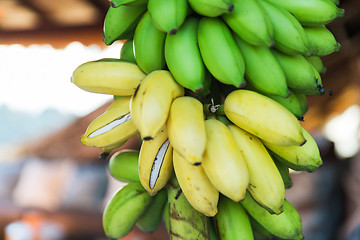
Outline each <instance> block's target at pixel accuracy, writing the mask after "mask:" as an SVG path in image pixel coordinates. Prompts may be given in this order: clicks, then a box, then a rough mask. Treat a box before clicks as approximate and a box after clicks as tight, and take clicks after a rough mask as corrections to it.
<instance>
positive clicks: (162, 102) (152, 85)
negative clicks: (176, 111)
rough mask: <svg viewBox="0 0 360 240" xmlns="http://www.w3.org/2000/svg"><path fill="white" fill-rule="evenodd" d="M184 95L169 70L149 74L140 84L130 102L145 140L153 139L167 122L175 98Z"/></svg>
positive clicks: (137, 125) (132, 113)
mask: <svg viewBox="0 0 360 240" xmlns="http://www.w3.org/2000/svg"><path fill="white" fill-rule="evenodd" d="M183 95H184V88H183V87H182V86H180V85H179V84H178V83H177V82H176V81H175V80H174V78H173V77H172V75H171V74H170V72H169V71H167V70H156V71H153V72H151V73H150V74H148V75H147V76H146V77H145V78H144V79H143V80H142V81H141V83H140V84H139V86H138V88H137V89H136V91H135V93H134V95H133V96H132V98H131V102H130V112H131V116H132V119H133V121H134V123H135V125H136V127H137V128H138V129H139V132H140V134H141V137H142V138H143V140H151V139H153V138H154V137H155V135H156V134H157V133H158V132H159V131H160V129H161V128H162V127H163V126H164V124H165V123H166V120H167V119H168V115H169V112H170V106H171V103H172V102H173V100H174V99H175V98H177V97H180V96H183Z"/></svg>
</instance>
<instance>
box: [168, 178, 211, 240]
mask: <svg viewBox="0 0 360 240" xmlns="http://www.w3.org/2000/svg"><path fill="white" fill-rule="evenodd" d="M167 193H168V204H167V207H168V211H169V235H170V239H171V240H184V239H197V240H207V239H209V221H208V217H206V216H205V215H204V214H202V213H200V212H198V211H196V210H195V209H194V208H193V207H192V206H191V204H190V203H189V202H188V200H187V199H186V197H185V195H184V194H183V193H182V191H181V188H180V186H179V183H178V182H177V180H176V178H175V176H174V175H173V177H172V178H171V179H170V184H169V185H168V187H167Z"/></svg>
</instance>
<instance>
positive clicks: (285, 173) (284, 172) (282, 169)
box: [272, 157, 293, 188]
mask: <svg viewBox="0 0 360 240" xmlns="http://www.w3.org/2000/svg"><path fill="white" fill-rule="evenodd" d="M272 158H273V160H274V163H275V165H276V167H277V169H278V170H279V173H280V175H281V177H282V180H283V182H284V187H285V188H291V187H292V184H293V183H292V180H291V176H290V171H289V167H288V166H286V165H285V164H284V163H283V162H280V161H279V160H277V159H276V158H274V157H272Z"/></svg>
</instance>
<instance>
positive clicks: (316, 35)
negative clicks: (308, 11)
mask: <svg viewBox="0 0 360 240" xmlns="http://www.w3.org/2000/svg"><path fill="white" fill-rule="evenodd" d="M304 30H305V33H306V37H307V39H308V42H309V47H310V49H311V50H312V52H313V55H315V56H326V55H329V54H331V53H333V52H337V51H339V49H340V43H338V42H337V41H336V39H335V37H334V35H333V34H332V32H331V31H330V30H329V29H327V28H326V26H324V25H322V26H319V27H304Z"/></svg>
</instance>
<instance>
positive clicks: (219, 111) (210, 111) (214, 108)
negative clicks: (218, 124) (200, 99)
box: [204, 103, 225, 116]
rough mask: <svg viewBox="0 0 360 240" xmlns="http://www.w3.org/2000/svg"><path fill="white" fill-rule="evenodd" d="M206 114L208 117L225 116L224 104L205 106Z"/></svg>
mask: <svg viewBox="0 0 360 240" xmlns="http://www.w3.org/2000/svg"><path fill="white" fill-rule="evenodd" d="M204 112H205V114H206V115H207V116H210V115H214V114H216V115H218V116H220V115H225V112H224V104H219V105H215V104H214V103H208V104H204Z"/></svg>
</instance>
